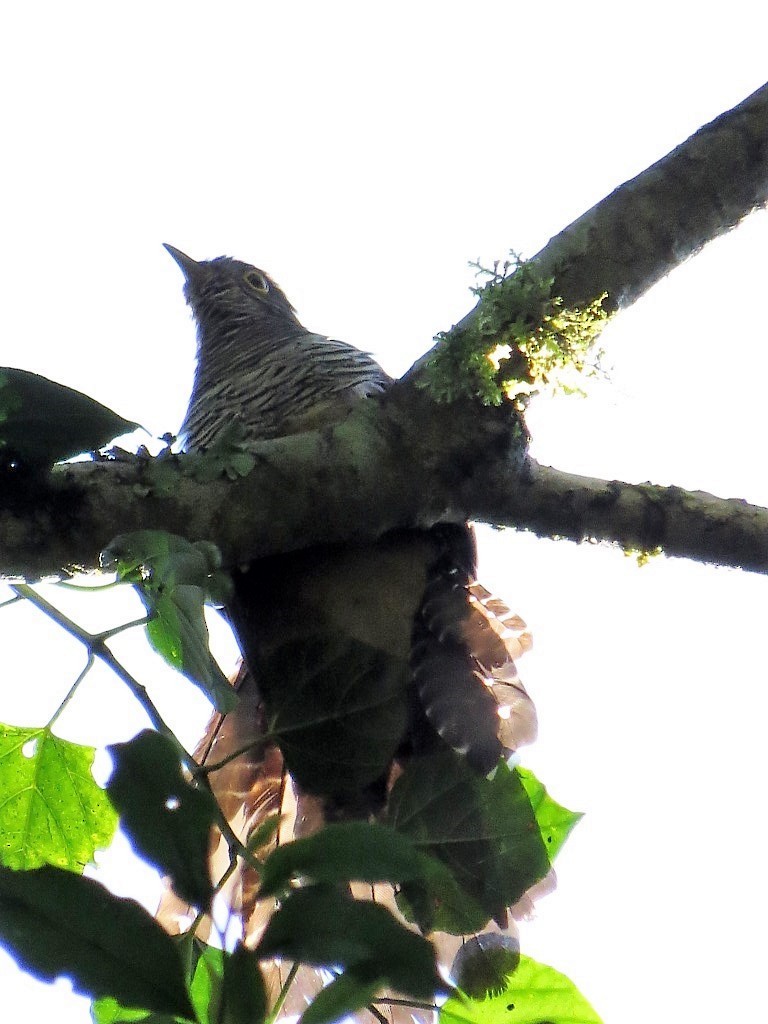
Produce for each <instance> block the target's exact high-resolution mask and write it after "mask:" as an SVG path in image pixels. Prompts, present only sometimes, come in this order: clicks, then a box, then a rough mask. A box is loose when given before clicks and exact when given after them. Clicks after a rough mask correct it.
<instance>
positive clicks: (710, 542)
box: [0, 386, 768, 578]
mask: <svg viewBox="0 0 768 1024" xmlns="http://www.w3.org/2000/svg"><path fill="white" fill-rule="evenodd" d="M185 461H188V460H185V458H184V457H182V458H180V459H179V460H178V463H179V466H178V467H177V468H176V469H175V470H174V469H173V467H168V471H169V474H170V475H169V477H167V478H166V479H165V482H164V483H163V485H162V486H161V487H158V486H157V485H156V484H155V485H153V484H152V482H151V480H152V478H151V477H149V478H148V477H147V473H146V470H145V468H143V467H142V466H141V465H126V464H121V463H92V464H91V463H80V464H77V465H73V466H70V467H66V468H65V469H63V470H60V471H58V472H56V473H54V474H52V475H51V477H50V478H49V479H46V480H45V481H44V482H42V483H40V484H39V485H36V490H34V493H32V492H30V493H28V494H27V495H26V496H25V495H24V494H22V495H19V494H16V495H15V502H14V505H13V506H11V507H6V508H5V510H0V570H2V572H4V573H6V574H17V575H23V576H26V577H27V578H36V577H39V576H41V575H51V574H55V573H58V572H60V571H61V570H62V569H63V568H65V567H67V566H72V565H75V566H79V567H84V568H92V567H94V566H96V565H97V564H98V556H99V552H100V551H101V550H102V549H103V548H104V547H105V546H107V544H108V543H109V542H110V541H111V540H112V538H113V537H114V536H116V535H117V534H119V533H125V532H130V531H132V530H137V529H148V528H156V529H166V530H169V531H170V532H172V533H178V534H181V535H183V536H185V537H187V538H189V539H190V540H200V539H209V540H214V541H215V542H216V543H217V544H218V545H219V546H220V548H221V549H222V552H223V554H224V557H225V561H226V563H227V564H230V565H231V564H236V563H238V562H243V561H248V560H250V559H252V558H256V557H260V556H263V555H267V554H271V553H274V552H281V551H290V550H296V549H299V548H304V547H309V546H313V545H316V544H325V543H339V544H350V543H360V542H365V541H368V540H372V539H375V538H376V537H378V536H381V534H383V533H385V532H386V531H388V530H392V529H397V528H399V527H408V526H428V525H431V524H433V523H435V522H437V521H445V520H453V521H461V520H464V519H472V520H476V521H481V522H489V523H495V524H498V525H506V526H512V527H515V528H518V529H525V530H530V531H533V532H534V533H537V534H538V535H540V536H544V537H566V538H570V539H572V540H576V541H581V540H585V539H599V540H606V541H613V542H616V543H619V544H621V545H622V546H624V547H629V548H641V549H653V548H656V547H662V548H663V549H664V550H665V551H666V552H667V553H668V554H670V555H680V556H684V557H689V558H695V559H698V560H702V561H707V562H717V563H719V564H722V565H733V566H741V567H743V568H745V569H751V570H755V571H759V572H766V571H768V510H766V509H761V508H756V507H754V506H750V505H747V504H746V503H744V502H740V501H733V500H723V499H719V498H714V497H711V496H710V495H704V494H701V493H691V492H687V491H683V490H681V489H679V488H675V487H666V488H665V487H654V486H651V485H650V484H640V485H633V484H622V483H619V482H616V481H604V480H592V479H589V478H586V477H579V476H575V475H573V474H569V473H563V472H560V471H558V470H554V469H548V468H546V467H542V466H539V465H537V464H536V463H534V462H532V461H530V460H527V459H526V457H525V437H524V435H521V428H520V424H519V422H518V421H517V420H516V419H514V418H513V417H512V416H511V415H510V412H509V410H508V409H483V408H478V407H476V406H473V405H470V404H466V405H453V406H436V405H434V404H432V403H431V402H430V401H429V400H428V399H427V398H426V397H425V396H424V395H423V393H420V392H418V391H416V390H415V389H412V388H409V387H405V386H401V387H398V388H395V389H393V390H392V392H390V394H389V395H388V396H387V398H386V400H385V401H384V402H382V403H381V404H379V403H376V402H373V401H371V402H368V403H364V405H363V406H361V407H360V409H359V410H358V411H357V413H356V414H354V415H353V416H351V417H350V418H349V419H348V420H347V421H346V422H345V423H343V424H341V425H340V426H338V427H336V428H334V429H332V430H325V431H319V432H315V433H309V434H301V435H295V436H293V437H288V438H282V439H279V440H276V441H270V442H267V443H265V444H262V445H261V446H259V448H258V461H257V465H256V467H255V469H254V470H253V471H252V472H251V473H250V474H249V475H248V476H247V477H245V478H243V479H241V480H238V481H235V482H231V481H226V480H221V481H217V482H214V483H201V482H198V481H197V480H195V479H193V478H192V477H190V476H189V475H188V473H186V472H185V471H184V470H183V469H182V466H183V464H184V462H185ZM148 486H149V487H150V488H152V487H154V490H151V491H150V493H149V494H146V493H145V492H146V489H147V487H148ZM9 493H10V492H9V489H8V488H6V489H5V491H4V494H5V495H8V494H9ZM26 499H28V500H26ZM30 503H32V505H33V506H34V507H33V508H31V507H30Z"/></svg>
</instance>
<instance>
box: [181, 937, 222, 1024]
mask: <svg viewBox="0 0 768 1024" xmlns="http://www.w3.org/2000/svg"><path fill="white" fill-rule="evenodd" d="M198 941H199V940H195V943H196V944H197V943H198ZM226 955H227V954H226V953H225V952H224V950H222V949H217V948H216V947H215V946H206V947H205V948H204V949H203V951H202V953H201V954H200V956H199V958H198V961H197V963H196V964H195V970H194V974H193V975H192V982H191V983H190V986H189V995H190V998H191V999H192V1005H193V1006H194V1008H195V1013H196V1014H197V1019H198V1021H199V1022H200V1024H220V1020H219V1006H220V1004H221V988H222V984H223V982H224V958H225V957H226Z"/></svg>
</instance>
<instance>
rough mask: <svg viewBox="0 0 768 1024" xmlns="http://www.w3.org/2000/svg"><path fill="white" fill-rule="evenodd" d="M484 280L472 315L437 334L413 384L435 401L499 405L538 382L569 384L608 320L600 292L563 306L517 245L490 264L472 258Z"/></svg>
mask: <svg viewBox="0 0 768 1024" xmlns="http://www.w3.org/2000/svg"><path fill="white" fill-rule="evenodd" d="M471 265H472V266H474V267H475V268H476V270H477V274H478V277H480V278H483V279H485V280H484V283H482V284H479V285H478V286H477V287H475V288H473V289H472V292H473V293H474V294H475V295H476V296H477V297H478V299H479V304H478V307H477V310H476V315H475V316H474V317H473V319H472V321H471V323H469V324H468V325H466V326H464V327H454V328H453V329H452V330H450V331H447V332H445V333H442V334H440V335H438V337H437V339H436V340H437V342H438V344H437V346H436V347H435V349H434V350H433V353H432V355H431V356H430V357H429V359H428V360H427V363H426V366H425V371H426V372H425V374H424V376H423V378H422V379H421V381H420V382H419V386H421V387H425V388H428V389H429V391H430V393H431V394H432V396H433V397H434V398H435V399H436V400H437V401H441V402H451V401H455V400H456V399H458V398H460V397H471V398H479V399H480V400H481V401H482V402H483V403H484V404H486V405H500V404H501V403H502V401H503V400H504V398H509V399H522V398H523V397H524V396H528V395H532V394H536V393H538V392H540V391H544V390H558V391H574V390H576V388H575V386H574V383H573V380H574V379H575V377H576V376H577V375H578V374H581V373H583V372H584V371H585V369H586V368H587V367H588V364H587V353H588V352H589V350H590V348H591V347H592V346H593V344H594V342H595V340H596V338H597V336H598V335H599V334H600V332H601V331H602V329H603V327H604V326H605V324H606V322H607V320H608V313H607V312H606V311H605V309H604V308H603V299H604V298H605V295H600V296H599V297H598V298H597V299H595V300H594V301H593V302H591V303H590V304H589V305H587V306H584V307H578V306H574V307H571V308H566V307H565V304H564V302H563V300H562V298H560V297H558V296H556V295H552V287H553V284H554V280H555V279H554V277H551V276H544V275H542V274H541V272H540V271H539V269H538V267H537V265H536V264H535V263H534V262H532V261H530V262H525V261H523V260H522V259H521V258H520V257H519V256H518V255H517V254H516V253H514V252H513V253H511V254H510V258H509V259H507V260H505V261H504V262H503V263H500V262H499V261H496V262H495V263H494V265H493V267H492V268H488V267H484V266H482V264H480V263H479V262H476V263H473V264H471Z"/></svg>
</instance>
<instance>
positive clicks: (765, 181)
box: [0, 85, 768, 579]
mask: <svg viewBox="0 0 768 1024" xmlns="http://www.w3.org/2000/svg"><path fill="white" fill-rule="evenodd" d="M767 123H768V85H767V86H763V87H762V88H761V89H759V90H757V92H755V93H754V94H753V95H752V96H750V97H749V98H748V99H746V100H745V101H744V102H743V103H741V104H739V106H737V107H735V108H734V109H733V110H731V111H729V112H727V113H725V114H723V115H722V116H721V117H719V118H717V119H716V120H715V121H713V122H712V123H711V124H709V125H707V126H706V127H704V128H702V129H701V130H700V131H699V132H697V133H696V134H695V135H693V136H692V137H691V138H690V139H688V141H687V142H685V143H683V145H681V146H679V147H678V148H677V149H676V150H674V151H673V152H672V153H670V154H669V155H668V156H666V157H664V158H663V159H662V160H660V161H658V163H656V164H654V165H653V166H652V167H650V168H649V169H648V170H646V171H644V172H643V173H642V174H640V175H638V177H636V178H635V179H633V180H632V181H631V182H628V183H627V184H625V185H622V186H621V187H620V188H619V189H617V190H616V191H615V192H613V193H612V194H611V195H610V196H608V197H607V198H606V199H604V200H603V201H602V202H601V203H599V204H598V205H597V206H595V207H593V208H592V209H591V210H589V211H588V212H587V213H585V214H584V215H583V216H582V217H580V218H579V219H578V220H577V221H575V222H574V223H573V224H571V225H570V226H569V227H568V228H566V229H565V230H564V231H562V232H561V233H560V234H559V235H557V236H556V237H555V238H553V239H552V240H551V241H550V243H549V244H548V245H547V246H546V247H545V248H544V249H543V250H542V251H541V252H540V253H539V254H538V255H537V256H536V257H535V261H536V263H537V264H538V265H539V267H540V268H541V270H542V271H543V272H544V273H545V274H548V275H549V274H552V275H554V278H555V281H554V286H553V293H554V294H555V295H560V296H562V297H563V299H564V300H565V302H566V305H569V306H570V305H584V304H586V303H588V302H590V301H591V300H593V299H595V298H597V297H599V296H600V295H602V294H603V293H604V292H606V291H607V293H608V299H607V305H608V306H609V307H610V308H613V309H615V308H619V307H620V306H624V305H628V304H629V303H631V302H633V301H634V300H635V299H637V298H638V297H639V296H640V295H641V294H642V293H643V292H644V291H646V290H647V289H648V288H649V287H651V285H652V284H654V283H655V282H656V281H657V280H659V278H660V277H662V276H663V275H664V274H666V273H667V272H668V271H669V270H670V269H672V268H673V267H674V266H676V265H677V264H678V263H680V262H682V260H684V259H686V258H687V257H688V256H689V255H691V254H692V253H694V252H696V251H697V249H699V248H701V247H702V246H703V245H704V244H705V243H706V242H707V241H710V240H711V239H712V238H715V237H716V236H717V235H719V234H721V233H722V232H724V231H726V230H727V229H728V228H730V227H732V226H733V225H734V224H736V223H737V222H738V221H739V220H740V219H741V218H742V217H743V216H745V215H746V214H747V213H749V212H750V211H751V210H753V209H754V208H756V207H757V206H761V205H763V204H765V202H766V200H767V199H768V133H766V131H765V125H766V124H767ZM474 315H475V311H473V312H471V313H469V314H468V315H467V317H465V318H464V320H463V321H462V322H461V324H460V325H458V326H462V325H466V324H467V323H468V322H469V321H470V320H471V318H472V317H473V316H474ZM424 358H426V357H423V358H422V360H419V362H418V363H417V364H416V367H414V368H412V370H411V371H410V372H409V374H408V375H407V377H408V378H409V379H410V378H411V376H412V375H413V374H414V373H418V371H419V368H420V367H421V366H422V365H423V362H424ZM524 441H525V437H524V432H521V425H520V422H519V420H518V419H517V418H516V417H515V415H514V414H513V413H511V412H510V409H509V407H502V408H499V409H490V408H484V407H478V406H476V405H472V404H471V403H466V404H461V405H460V404H458V403H454V404H452V405H450V406H446V405H443V406H438V405H435V404H434V403H433V402H432V401H431V400H430V399H429V397H428V396H427V395H426V394H425V393H424V392H421V391H419V389H418V388H416V387H413V386H409V384H407V383H401V384H399V385H397V386H395V387H393V388H392V389H391V390H390V391H389V392H388V393H387V395H385V396H384V399H383V401H381V402H375V401H373V400H368V401H367V402H365V403H362V405H361V407H360V408H359V409H358V410H356V412H355V413H354V414H353V415H352V416H350V417H349V419H348V420H346V421H345V422H344V423H342V424H340V425H338V426H337V427H335V428H333V429H331V428H329V429H325V430H322V431H317V432H313V433H308V434H302V435H295V436H292V437H287V438H280V439H277V440H275V441H269V442H266V443H264V444H262V445H260V446H259V448H258V450H257V452H256V457H257V465H256V468H255V470H254V471H253V472H252V473H251V474H250V475H249V476H248V477H246V478H244V479H241V480H238V481H236V482H226V481H221V482H215V483H207V484H206V483H201V482H200V481H199V480H198V479H195V477H194V475H191V474H190V473H189V472H185V471H184V470H182V469H181V468H177V469H176V470H173V469H172V467H171V466H170V465H169V464H166V467H165V476H164V477H163V476H162V474H158V473H157V472H156V471H155V470H151V469H150V468H148V466H147V465H145V464H143V463H141V462H140V461H139V462H137V463H135V464H130V463H125V464H124V463H114V462H111V463H110V462H104V463H81V464H77V465H72V466H66V467H59V468H58V469H57V471H56V472H54V473H52V474H50V475H49V476H47V477H44V478H42V479H37V478H32V479H24V478H21V479H19V478H15V477H14V476H13V475H12V474H11V475H7V476H6V479H5V480H4V481H3V487H2V488H1V489H0V570H1V571H3V572H5V573H6V574H10V575H19V576H23V577H25V578H32V579H35V578H39V577H40V576H43V575H50V574H57V573H60V572H61V571H62V570H63V569H65V568H66V567H77V568H93V567H94V566H96V565H97V560H98V554H99V552H100V551H101V550H102V549H103V548H104V547H105V546H107V545H108V544H109V542H110V541H111V540H112V539H113V537H114V536H115V535H117V534H119V533H124V532H131V531H133V530H137V529H147V528H149V527H155V528H158V529H166V530H168V531H170V532H172V533H177V534H181V535H182V536H185V537H187V538H189V539H191V540H199V539H213V540H215V541H216V542H217V543H218V544H219V546H220V548H221V550H222V552H223V554H224V557H225V560H226V562H227V564H235V563H237V562H239V561H247V560H250V559H252V558H255V557H259V556H262V555H266V554H269V553H272V552H276V551H289V550H295V549H299V548H302V547H307V546H311V545H315V544H321V543H356V542H363V541H366V540H370V539H372V538H375V537H377V536H380V535H381V534H382V533H384V532H386V531H388V530H392V529H397V528H400V527H407V526H428V525H431V524H433V523H434V522H437V521H441V520H463V519H475V520H480V521H484V522H491V523H496V524H499V525H509V526H514V527H517V528H519V529H529V530H533V531H534V532H536V533H538V534H540V535H542V536H563V537H570V538H572V539H574V540H583V539H585V538H596V539H601V540H611V541H615V542H617V543H620V544H622V545H624V546H625V547H633V548H643V549H652V548H655V547H656V546H662V547H663V548H664V549H665V550H666V551H667V552H668V553H669V554H673V555H683V556H687V557H692V558H698V559H702V560H705V561H715V562H718V563H720V564H724V565H740V566H742V567H744V568H748V569H753V570H757V571H766V568H767V563H766V543H765V542H763V541H762V540H761V536H765V535H768V522H767V521H766V516H768V513H766V511H765V510H764V509H758V508H754V507H752V506H748V505H746V504H743V503H740V502H733V501H722V500H720V499H717V498H713V497H710V496H707V495H701V494H696V493H690V492H684V491H682V490H680V489H678V488H658V487H651V486H650V485H641V486H638V485H628V484H619V483H615V482H613V483H610V482H606V481H594V480H587V479H584V478H580V477H575V476H572V475H570V474H566V473H560V472H558V471H556V470H551V469H545V468H544V467H540V466H537V465H536V464H534V463H532V462H528V461H527V460H526V458H525V444H524ZM170 461H171V460H169V462H170ZM179 462H180V463H182V462H184V460H183V459H181V460H179ZM187 465H188V466H189V463H187ZM169 473H170V475H169Z"/></svg>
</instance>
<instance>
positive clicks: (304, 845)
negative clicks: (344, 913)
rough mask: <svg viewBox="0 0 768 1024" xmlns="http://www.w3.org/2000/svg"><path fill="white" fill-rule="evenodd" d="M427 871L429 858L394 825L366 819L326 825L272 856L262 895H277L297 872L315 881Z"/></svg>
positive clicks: (388, 878) (396, 877) (395, 878)
mask: <svg viewBox="0 0 768 1024" xmlns="http://www.w3.org/2000/svg"><path fill="white" fill-rule="evenodd" d="M428 871H429V858H426V857H425V856H424V855H423V854H421V853H419V852H418V851H417V850H416V849H415V848H414V846H413V844H412V843H411V842H410V841H409V840H408V839H407V838H406V837H405V836H403V835H399V834H398V833H397V832H395V831H394V830H393V829H391V828H386V827H385V826H384V825H376V824H368V823H367V822H362V821H354V822H348V823H346V824H343V825H326V826H325V828H323V829H321V830H320V831H319V832H317V833H315V835H313V836H309V837H308V838H306V839H297V840H295V841H294V842H292V843H286V844H285V845H283V846H279V847H278V848H277V849H276V850H274V851H273V853H271V854H270V855H269V857H268V858H267V860H266V863H265V864H264V870H263V872H262V875H261V895H263V896H270V895H274V894H276V893H278V892H280V890H282V889H285V888H287V887H288V885H289V883H290V881H291V879H292V878H298V877H304V878H307V879H311V880H312V881H313V882H348V881H357V882H401V881H403V880H404V879H408V878H423V877H424V875H425V874H426V873H428Z"/></svg>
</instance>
